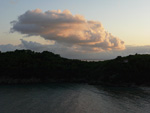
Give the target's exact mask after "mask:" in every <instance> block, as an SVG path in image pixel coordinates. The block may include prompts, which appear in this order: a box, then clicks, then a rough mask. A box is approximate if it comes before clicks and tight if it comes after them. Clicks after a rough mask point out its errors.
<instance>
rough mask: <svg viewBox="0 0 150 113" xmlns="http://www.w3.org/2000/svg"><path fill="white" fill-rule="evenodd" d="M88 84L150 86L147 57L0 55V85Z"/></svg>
mask: <svg viewBox="0 0 150 113" xmlns="http://www.w3.org/2000/svg"><path fill="white" fill-rule="evenodd" d="M51 82H65V83H66V82H69V83H88V84H94V85H109V86H150V55H148V54H135V55H129V56H126V57H121V56H118V57H117V58H115V59H112V60H106V61H98V62H94V61H93V62H88V61H81V60H75V59H67V58H62V57H60V55H57V54H54V53H52V52H48V51H43V52H41V53H40V52H34V51H31V50H15V51H11V52H0V83H1V84H14V83H15V84H17V83H51Z"/></svg>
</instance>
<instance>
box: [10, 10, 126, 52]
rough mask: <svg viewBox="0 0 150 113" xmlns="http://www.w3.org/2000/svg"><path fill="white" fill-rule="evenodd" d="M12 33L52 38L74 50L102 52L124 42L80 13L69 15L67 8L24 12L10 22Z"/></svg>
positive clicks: (123, 46)
mask: <svg viewBox="0 0 150 113" xmlns="http://www.w3.org/2000/svg"><path fill="white" fill-rule="evenodd" d="M11 23H12V24H13V27H12V28H11V31H12V32H15V31H17V32H20V33H21V34H27V35H29V36H32V35H34V36H37V35H39V36H41V37H43V38H44V39H46V40H54V41H56V42H57V43H59V44H62V45H65V46H66V47H72V48H74V49H76V50H77V51H84V52H101V51H107V50H123V49H125V45H124V42H123V41H122V40H120V39H119V38H117V37H115V36H113V35H112V34H110V33H108V32H106V31H105V29H104V27H103V25H102V24H101V23H100V22H98V21H88V20H86V19H85V18H84V17H83V16H81V15H72V14H71V12H70V11H69V10H64V11H61V10H51V11H46V12H42V10H40V9H36V10H31V11H27V12H25V13H24V14H22V15H20V16H19V17H18V20H16V21H12V22H11Z"/></svg>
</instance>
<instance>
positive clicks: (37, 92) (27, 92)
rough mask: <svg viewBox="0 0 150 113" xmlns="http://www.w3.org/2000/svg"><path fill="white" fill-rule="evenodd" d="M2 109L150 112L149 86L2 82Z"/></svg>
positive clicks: (2, 112)
mask: <svg viewBox="0 0 150 113" xmlns="http://www.w3.org/2000/svg"><path fill="white" fill-rule="evenodd" d="M0 113H150V88H144V87H143V88H121V87H100V86H91V85H86V84H34V85H0Z"/></svg>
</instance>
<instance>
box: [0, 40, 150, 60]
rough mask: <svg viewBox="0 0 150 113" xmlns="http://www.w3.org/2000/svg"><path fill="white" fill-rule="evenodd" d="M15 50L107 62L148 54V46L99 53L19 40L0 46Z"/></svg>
mask: <svg viewBox="0 0 150 113" xmlns="http://www.w3.org/2000/svg"><path fill="white" fill-rule="evenodd" d="M16 49H19V50H20V49H29V50H32V51H36V52H42V51H50V52H53V53H56V54H60V55H61V56H62V57H65V58H70V59H99V60H107V59H113V58H116V57H117V56H127V55H130V54H136V53H138V54H150V46H126V49H125V50H121V51H116V50H113V51H104V52H101V53H85V52H80V51H76V50H74V49H72V48H69V47H68V48H66V46H63V45H61V44H57V43H55V44H54V45H42V44H40V43H37V42H31V41H30V42H28V41H25V40H21V44H20V45H16V46H14V45H11V44H8V45H0V51H2V52H6V51H14V50H16Z"/></svg>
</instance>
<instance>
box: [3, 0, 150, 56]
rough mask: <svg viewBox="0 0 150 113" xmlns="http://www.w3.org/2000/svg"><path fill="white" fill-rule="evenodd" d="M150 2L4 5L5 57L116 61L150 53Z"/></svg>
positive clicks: (47, 0) (11, 1) (41, 0)
mask: <svg viewBox="0 0 150 113" xmlns="http://www.w3.org/2000/svg"><path fill="white" fill-rule="evenodd" d="M149 5H150V1H149V0H74V1H73V0H30V1H29V0H1V1H0V14H1V21H0V51H11V50H15V49H31V50H34V51H44V50H47V51H52V52H54V53H57V54H60V55H61V56H63V57H67V58H78V59H112V58H115V57H117V56H118V55H121V56H126V55H129V54H135V53H139V54H149V53H150V7H149Z"/></svg>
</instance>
